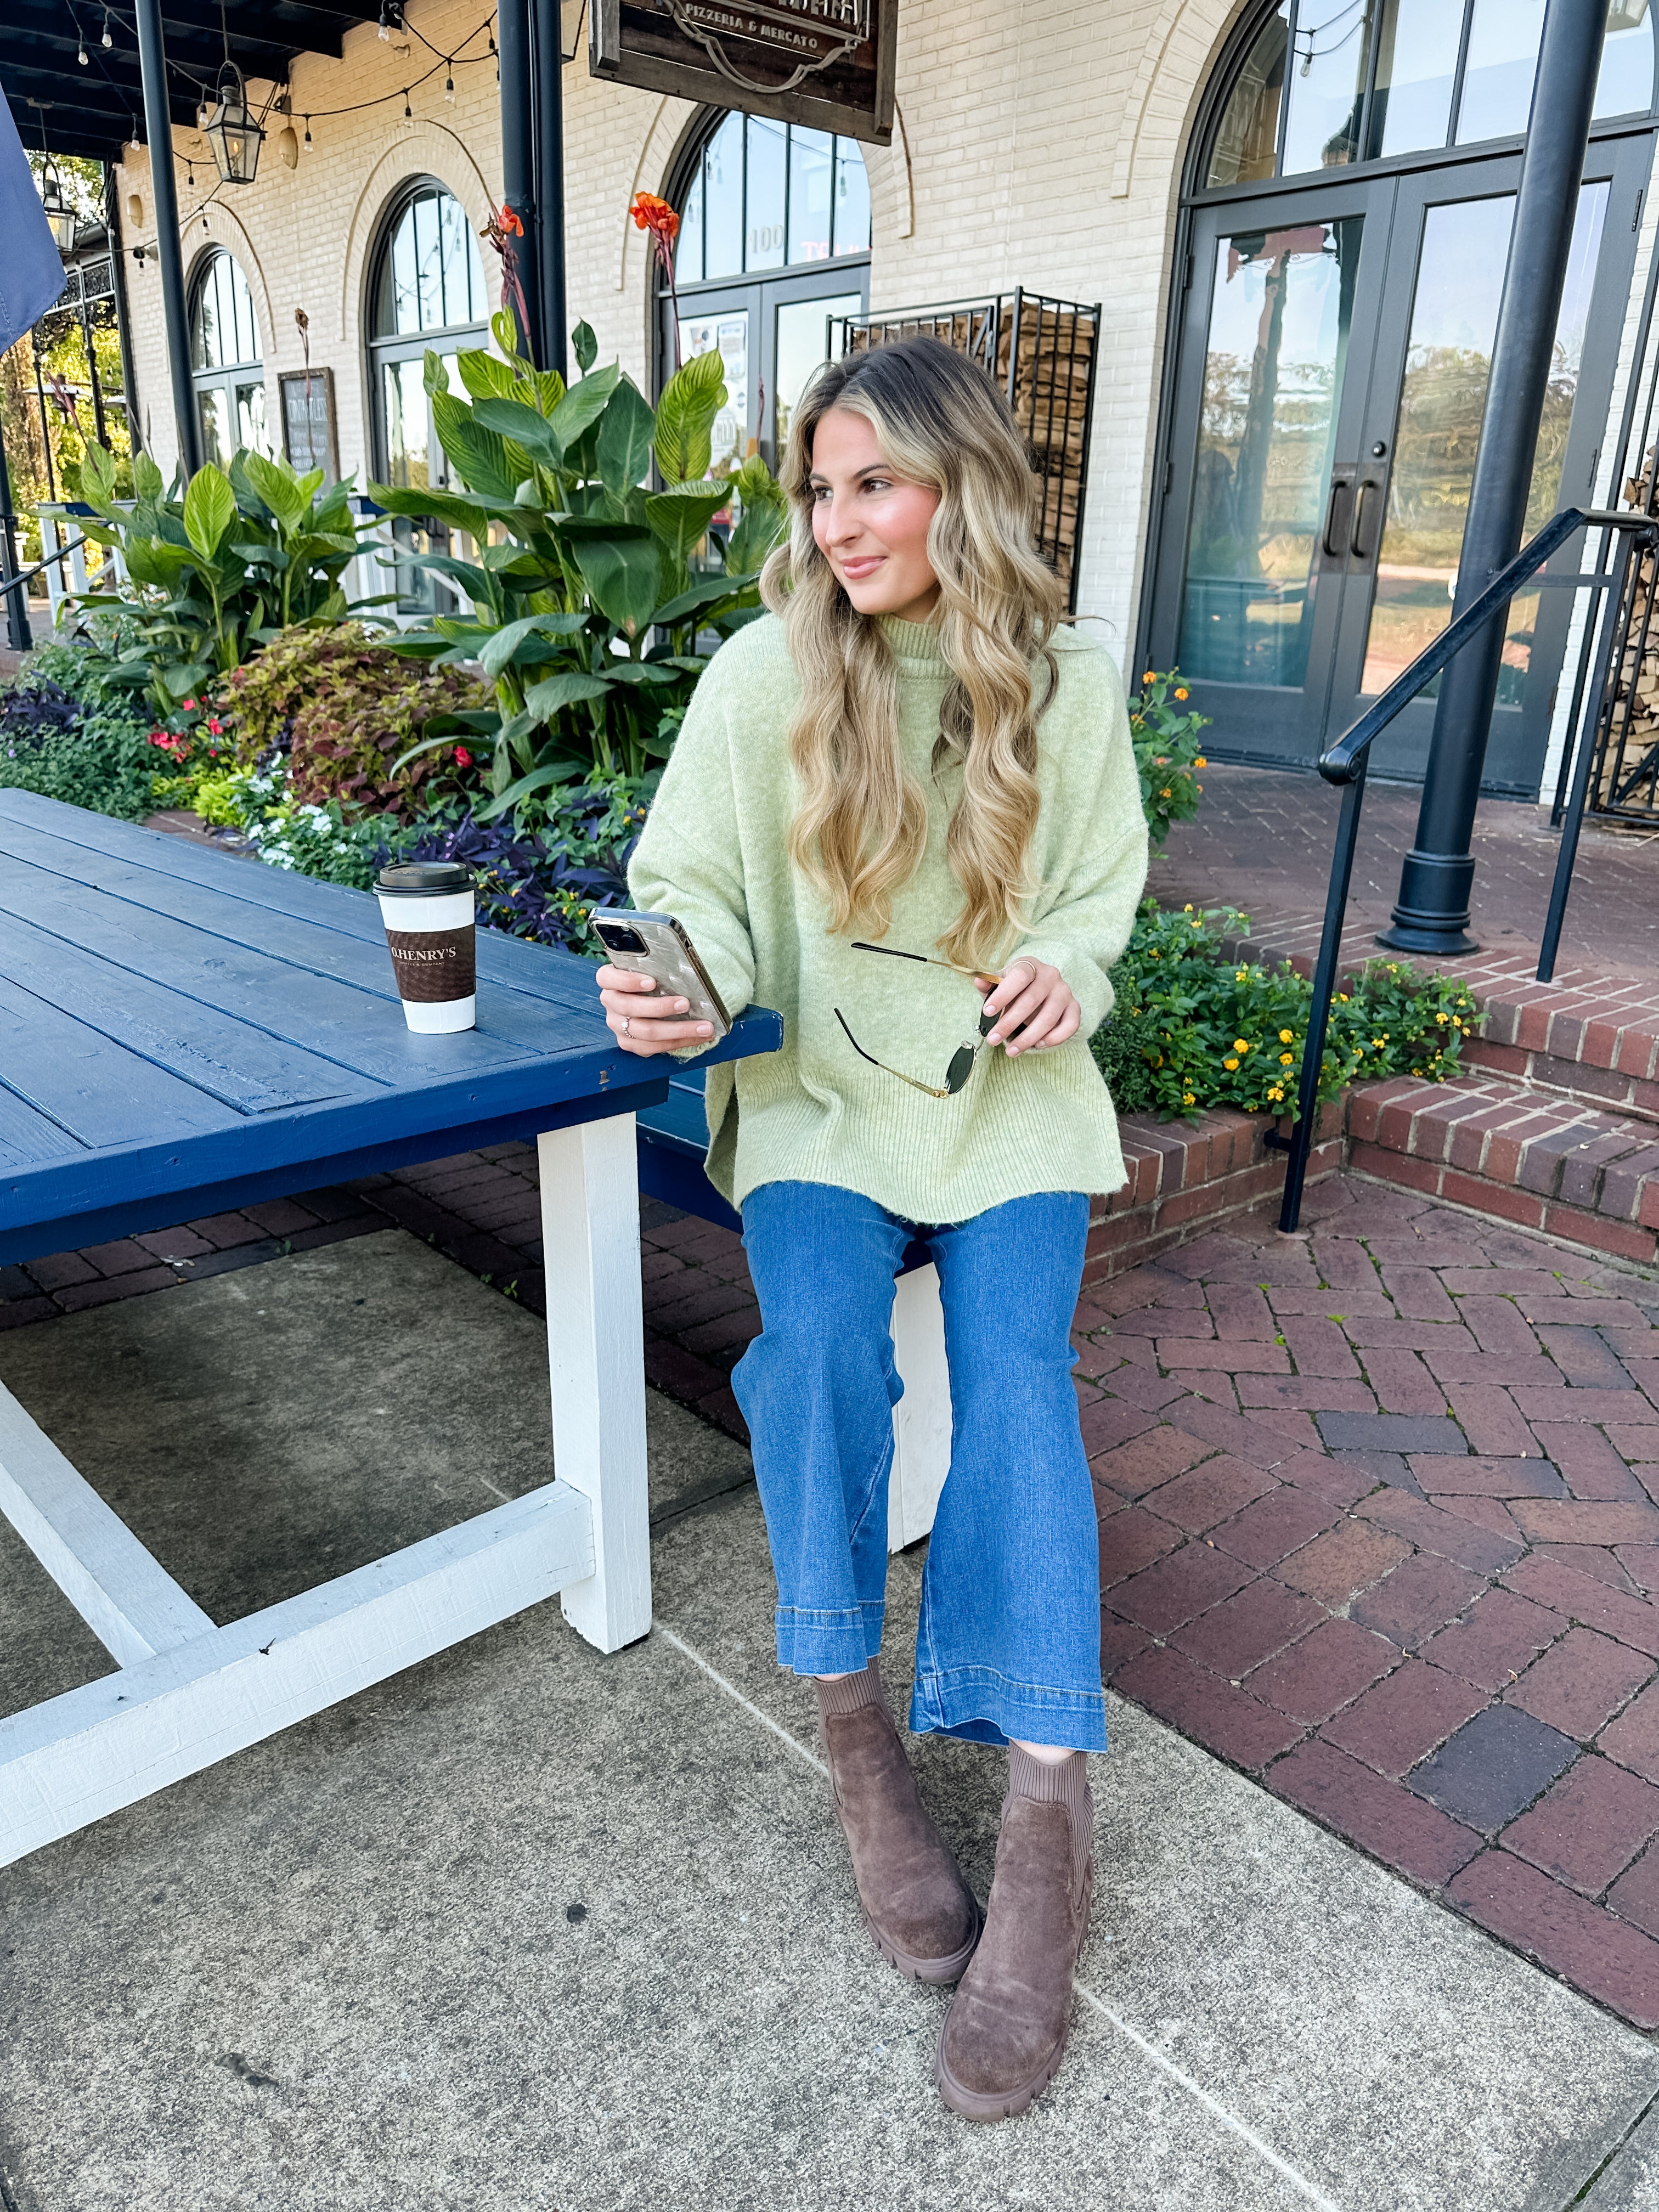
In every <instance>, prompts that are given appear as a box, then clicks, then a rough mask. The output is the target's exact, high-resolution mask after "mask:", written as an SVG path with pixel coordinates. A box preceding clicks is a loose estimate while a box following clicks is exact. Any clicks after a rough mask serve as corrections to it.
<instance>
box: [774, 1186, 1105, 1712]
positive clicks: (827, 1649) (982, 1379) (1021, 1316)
mask: <svg viewBox="0 0 1659 2212" xmlns="http://www.w3.org/2000/svg"><path fill="white" fill-rule="evenodd" d="M1088 1218H1089V1206H1088V1200H1086V1199H1085V1197H1083V1196H1082V1195H1081V1194H1079V1193H1074V1192H1061V1193H1048V1194H1042V1195H1039V1196H1037V1197H1034V1198H1019V1199H1013V1200H1010V1201H1009V1202H1008V1203H1007V1204H1006V1205H1004V1206H992V1207H990V1208H989V1209H988V1210H987V1212H984V1213H979V1214H975V1216H974V1218H972V1219H971V1220H969V1221H963V1222H958V1223H956V1224H953V1225H952V1224H947V1225H945V1226H943V1227H936V1226H924V1225H917V1224H915V1223H914V1222H909V1221H903V1220H901V1219H900V1218H898V1216H897V1215H896V1214H892V1213H889V1212H887V1211H886V1210H885V1209H884V1207H882V1206H878V1205H877V1204H876V1202H875V1201H874V1200H873V1199H868V1198H864V1197H861V1196H860V1194H858V1193H857V1192H856V1191H851V1190H842V1189H840V1188H836V1187H835V1186H833V1185H830V1184H827V1183H812V1182H774V1183H764V1184H763V1185H762V1186H761V1188H759V1189H757V1190H754V1191H751V1192H750V1194H749V1196H748V1198H747V1199H745V1200H744V1207H743V1228H744V1238H743V1241H744V1246H745V1248H746V1249H747V1251H748V1254H749V1267H750V1274H751V1275H752V1277H753V1279H754V1284H755V1289H756V1291H757V1295H758V1297H759V1299H760V1309H761V1322H762V1333H761V1334H760V1335H759V1336H758V1337H757V1339H756V1340H755V1341H754V1342H753V1343H752V1344H751V1345H750V1347H749V1350H748V1351H747V1352H745V1353H744V1357H743V1358H742V1359H741V1360H740V1361H739V1363H738V1368H737V1371H736V1372H735V1374H734V1375H733V1376H732V1386H733V1388H734V1389H735V1390H736V1392H737V1397H738V1405H739V1406H740V1407H742V1408H743V1414H744V1419H745V1420H746V1421H747V1422H748V1424H749V1430H750V1438H751V1441H752V1448H753V1452H754V1461H755V1474H756V1480H757V1483H758V1485H759V1488H760V1495H761V1504H762V1506H763V1510H764V1511H765V1515H766V1528H767V1534H768V1536H769V1539H770V1541H771V1547H772V1565H773V1567H774V1570H775V1573H776V1575H777V1582H778V1607H777V1638H778V1662H779V1664H780V1665H781V1666H784V1667H787V1668H792V1669H793V1671H794V1672H795V1673H796V1674H854V1673H856V1672H857V1671H858V1669H859V1668H861V1667H863V1666H864V1665H865V1663H866V1661H867V1660H868V1659H870V1658H872V1656H874V1654H875V1653H876V1652H877V1651H878V1650H879V1649H880V1646H881V1632H882V1618H883V1613H884V1607H885V1599H886V1586H887V1484H888V1477H889V1475H890V1472H891V1469H892V1464H893V1407H894V1406H895V1405H896V1404H897V1402H898V1400H899V1398H900V1396H901V1395H902V1391H903V1384H902V1382H901V1381H900V1379H899V1376H898V1374H897V1372H896V1369H895V1366H894V1362H893V1340H892V1335H891V1324H892V1315H893V1284H894V1279H895V1277H896V1274H897V1273H898V1270H899V1267H900V1264H901V1262H902V1260H903V1257H904V1252H905V1248H906V1246H907V1245H908V1243H910V1242H911V1240H912V1238H920V1239H921V1240H922V1241H923V1242H924V1243H926V1244H927V1246H928V1248H929V1249H930V1251H931V1252H932V1254H933V1260H934V1262H935V1264H936V1265H937V1267H938V1268H939V1292H940V1297H941V1298H942V1301H943V1304H944V1308H945V1351H946V1355H947V1357H948V1358H949V1362H950V1369H951V1471H950V1474H949V1475H948V1476H947V1477H946V1480H945V1488H944V1491H943V1492H942V1494H941V1496H940V1498H939V1510H938V1513H937V1515H936V1516H935V1519H934V1522H933V1535H932V1538H931V1540H930V1542H929V1547H928V1553H927V1569H926V1571H925V1573H924V1575H923V1577H922V1591H921V1623H920V1625H919V1627H918V1629H917V1634H916V1677H915V1695H914V1697H913V1698H912V1700H911V1705H910V1726H911V1728H912V1729H915V1731H916V1733H917V1734H919V1735H922V1734H927V1733H930V1732H933V1733H940V1734H944V1735H955V1736H962V1737H964V1738H966V1739H967V1740H968V1741H970V1742H974V1743H996V1744H1000V1743H1005V1742H1006V1741H1008V1740H1009V1739H1010V1738H1016V1739H1018V1740H1019V1741H1023V1742H1026V1743H1047V1744H1063V1745H1066V1746H1067V1747H1070V1748H1072V1749H1073V1750H1079V1751H1103V1750H1104V1749H1105V1747H1106V1717H1105V1699H1104V1697H1103V1692H1102V1690H1101V1683H1100V1565H1099V1545H1098V1538H1097V1532H1096V1524H1095V1506H1094V1494H1093V1490H1092V1486H1091V1482H1090V1479H1089V1466H1088V1462H1087V1460H1086V1459H1085V1455H1084V1450H1083V1438H1082V1435H1081V1433H1080V1431H1079V1424H1078V1407H1077V1395H1076V1392H1075V1390H1074V1389H1073V1383H1072V1367H1073V1358H1074V1355H1073V1350H1072V1345H1071V1329H1072V1317H1073V1310H1074V1309H1075V1307H1076V1304H1077V1297H1078V1291H1079V1285H1080V1283H1081V1280H1082V1275H1083V1254H1084V1240H1085V1235H1086V1232H1087V1229H1088Z"/></svg>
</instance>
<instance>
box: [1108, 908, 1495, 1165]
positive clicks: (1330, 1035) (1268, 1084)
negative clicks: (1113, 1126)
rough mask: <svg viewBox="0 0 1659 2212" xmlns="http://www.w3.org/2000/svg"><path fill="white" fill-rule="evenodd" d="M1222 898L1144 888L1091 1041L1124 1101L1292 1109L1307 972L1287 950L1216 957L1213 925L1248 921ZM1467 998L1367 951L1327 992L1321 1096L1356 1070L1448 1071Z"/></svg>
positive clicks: (1238, 925)
mask: <svg viewBox="0 0 1659 2212" xmlns="http://www.w3.org/2000/svg"><path fill="white" fill-rule="evenodd" d="M1248 929H1249V918H1248V917H1247V916H1245V915H1239V914H1236V913H1234V912H1232V911H1231V909H1222V910H1218V911H1216V912H1213V913H1209V914H1196V913H1194V910H1193V908H1191V907H1188V908H1186V909H1185V911H1184V912H1182V913H1181V914H1173V913H1165V912H1164V911H1163V910H1162V909H1161V908H1159V907H1158V903H1157V902H1156V901H1155V900H1153V899H1146V900H1145V901H1143V902H1142V904H1141V908H1140V913H1139V918H1138V920H1137V921H1136V923H1135V928H1134V933H1133V936H1132V937H1131V938H1130V939H1129V943H1128V945H1127V949H1126V951H1125V952H1124V955H1123V957H1122V958H1121V960H1120V961H1119V963H1118V964H1117V966H1116V967H1115V969H1113V971H1112V984H1113V988H1114V990H1115V993H1116V995H1117V1003H1116V1006H1115V1009H1114V1011H1113V1013H1112V1015H1111V1017H1110V1018H1109V1020H1108V1021H1106V1022H1105V1023H1104V1024H1103V1025H1102V1027H1101V1028H1100V1030H1097V1033H1096V1035H1095V1037H1094V1039H1093V1041H1092V1049H1093V1052H1094V1055H1095V1060H1096V1062H1097V1065H1098V1066H1099V1067H1100V1069H1101V1071H1102V1073H1103V1074H1104V1075H1105V1076H1106V1079H1107V1082H1108V1084H1109V1085H1110V1086H1112V1092H1113V1097H1114V1098H1115V1100H1116V1102H1117V1103H1118V1106H1119V1108H1120V1109H1121V1111H1123V1112H1125V1113H1137V1112H1140V1113H1145V1112H1151V1111H1156V1112H1157V1114H1158V1116H1159V1118H1160V1119H1161V1120H1164V1121H1170V1120H1171V1119H1173V1118H1174V1117H1175V1116H1176V1115H1185V1116H1186V1117H1188V1119H1191V1118H1193V1117H1194V1116H1196V1115H1198V1114H1200V1113H1201V1112H1202V1111H1203V1110H1204V1109H1206V1107H1212V1106H1237V1107H1240V1108H1242V1109H1243V1110H1244V1111H1245V1112H1247V1113H1255V1114H1260V1113H1268V1114H1275V1115H1286V1114H1288V1115H1294V1113H1295V1111H1296V1099H1297V1086H1298V1085H1299V1084H1300V1082H1301V1076H1302V1048H1303V1045H1304V1041H1305V1039H1306V1036H1307V1027H1308V1015H1309V1011H1310V1007H1311V1006H1312V1003H1313V985H1312V984H1311V983H1310V981H1309V980H1308V978H1307V977H1306V976H1304V975H1297V972H1296V970H1295V969H1293V968H1291V966H1290V964H1289V963H1288V962H1286V963H1283V964H1282V965H1280V966H1279V967H1278V968H1277V969H1267V968H1264V967H1262V966H1261V965H1260V964H1259V963H1243V964H1240V963H1235V962H1233V961H1231V960H1229V959H1227V958H1226V957H1225V954H1224V951H1223V948H1222V944H1221V939H1222V937H1223V936H1224V934H1227V933H1240V934H1242V933H1244V932H1245V931H1248ZM1474 1015H1475V1005H1474V999H1473V998H1472V997H1471V996H1470V995H1469V993H1468V988H1467V987H1466V986H1465V985H1463V984H1462V983H1461V982H1459V981H1457V980H1456V979H1455V977H1452V976H1447V975H1418V974H1417V973H1416V972H1415V970H1413V969H1411V968H1409V967H1407V966H1406V965H1405V964H1404V963H1402V962H1401V961H1398V960H1373V961H1371V962H1370V963H1368V964H1367V966H1366V967H1365V969H1364V971H1363V973H1362V974H1361V975H1358V977H1355V978H1353V979H1352V989H1351V990H1346V991H1340V992H1338V993H1337V994H1336V995H1335V996H1334V998H1333V1000H1332V1001H1331V1019H1330V1027H1329V1030H1328V1032H1327V1036H1326V1042H1325V1050H1324V1054H1323V1058H1322V1062H1321V1070H1320V1083H1319V1096H1320V1097H1322V1098H1334V1097H1337V1095H1338V1094H1339V1093H1340V1091H1342V1090H1344V1089H1345V1088H1346V1085H1348V1084H1350V1083H1352V1082H1354V1081H1356V1080H1357V1079H1359V1078H1361V1077H1376V1076H1383V1075H1407V1074H1409V1075H1418V1076H1426V1077H1430V1078H1439V1077H1443V1076H1451V1075H1455V1073H1457V1072H1458V1056H1459V1054H1460V1052H1461V1049H1462V1042H1463V1037H1464V1035H1465V1033H1466V1031H1467V1030H1468V1027H1469V1026H1470V1024H1472V1022H1473V1021H1474Z"/></svg>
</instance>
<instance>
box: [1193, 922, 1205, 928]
mask: <svg viewBox="0 0 1659 2212" xmlns="http://www.w3.org/2000/svg"><path fill="white" fill-rule="evenodd" d="M1193 927H1194V929H1202V928H1203V927H1204V924H1203V923H1202V922H1201V921H1194V923H1193Z"/></svg>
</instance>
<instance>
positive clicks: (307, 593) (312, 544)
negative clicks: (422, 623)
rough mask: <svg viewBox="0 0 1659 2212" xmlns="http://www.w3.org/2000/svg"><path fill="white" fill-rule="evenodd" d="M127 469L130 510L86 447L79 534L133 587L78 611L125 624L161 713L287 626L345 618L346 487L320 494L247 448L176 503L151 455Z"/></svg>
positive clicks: (136, 664)
mask: <svg viewBox="0 0 1659 2212" xmlns="http://www.w3.org/2000/svg"><path fill="white" fill-rule="evenodd" d="M132 467H133V485H134V489H135V491H136V494H137V497H136V500H135V501H134V502H133V504H132V505H131V507H128V506H126V505H125V504H118V502H117V498H116V477H115V463H114V461H113V460H112V458H111V456H110V455H109V454H108V453H106V452H105V451H104V449H103V448H102V447H99V446H88V448H87V451H86V455H85V458H84V459H83V460H82V465H81V489H82V495H83V497H84V499H85V501H86V502H87V504H88V506H90V507H92V508H93V509H94V513H93V515H91V516H90V517H87V518H83V520H82V528H83V529H84V531H85V532H86V535H87V536H88V538H93V539H94V540H95V541H96V542H97V543H98V544H100V545H108V546H114V547H116V548H118V550H119V552H120V555H121V557H122V560H123V562H125V567H126V571H127V575H128V578H129V582H128V583H127V584H126V585H125V586H123V588H122V589H121V590H120V591H118V592H94V593H89V594H88V595H87V597H86V598H85V599H82V601H81V603H80V604H81V605H82V606H83V607H94V608H95V607H104V608H117V609H120V610H122V611H125V612H126V613H127V614H128V615H129V616H130V617H131V654H130V665H131V671H132V674H133V677H134V680H135V681H138V682H143V683H145V684H147V685H148V688H149V693H150V696H151V699H152V700H153V702H154V703H155V708H156V709H157V711H158V712H159V713H160V714H162V715H166V714H168V713H169V712H171V711H172V710H173V708H176V707H177V706H178V704H179V702H180V701H181V700H182V699H184V698H185V696H187V695H188V694H190V693H191V692H194V691H200V690H203V689H204V686H206V685H207V684H209V683H210V681H211V680H212V679H213V678H215V677H216V676H223V675H228V673H229V671H231V670H232V669H233V668H236V667H239V666H240V665H241V663H242V662H243V661H244V660H246V659H247V658H248V656H249V655H250V654H251V653H253V652H254V651H256V650H257V649H258V647H260V646H261V645H264V644H266V643H267V642H268V641H270V639H271V638H272V637H274V636H275V635H276V634H277V632H278V631H279V630H281V629H284V628H286V627H287V626H288V625H289V623H309V624H312V625H313V626H316V625H321V624H324V623H337V622H339V621H340V620H342V619H343V617H344V616H345V615H346V614H347V613H348V611H349V607H348V603H347V600H346V597H345V593H344V591H343V589H342V587H341V584H340V578H341V576H342V574H343V572H344V570H345V568H346V566H347V564H348V563H349V562H350V561H351V559H352V558H353V556H355V555H356V550H357V538H358V530H359V525H358V522H357V520H356V517H355V516H354V515H353V513H352V512H351V506H350V500H349V491H350V486H349V483H336V484H333V485H331V486H330V487H329V488H328V489H324V487H323V472H322V471H321V470H320V469H313V470H311V471H308V472H307V474H305V475H304V476H301V475H300V474H299V473H298V471H295V469H294V468H293V467H292V466H291V465H290V464H289V462H287V461H286V460H270V459H267V458H266V457H265V456H264V454H263V453H252V452H250V451H248V450H247V449H246V448H243V449H241V450H240V451H239V452H237V453H235V454H234V456H233V457H232V459H231V462H230V466H229V469H228V471H226V470H223V469H221V468H218V467H216V465H214V464H213V463H212V462H209V463H207V464H206V465H204V467H202V468H199V469H197V471H196V473H195V474H194V475H193V476H192V477H191V478H190V481H189V482H188V483H187V484H185V487H184V490H183V494H182V496H180V495H178V487H177V484H176V483H175V486H174V490H173V494H168V493H167V492H166V490H165V489H164V486H163V482H162V477H161V471H160V470H159V469H158V468H157V467H156V465H155V462H154V461H153V460H152V459H150V458H149V455H148V454H147V453H140V454H139V455H138V456H137V459H136V460H135V461H134V463H133V465H132ZM359 604H372V603H359ZM141 671H142V673H141Z"/></svg>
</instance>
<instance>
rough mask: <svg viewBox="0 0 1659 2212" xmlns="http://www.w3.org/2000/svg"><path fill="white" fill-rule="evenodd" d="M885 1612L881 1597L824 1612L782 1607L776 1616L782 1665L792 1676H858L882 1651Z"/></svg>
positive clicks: (779, 1662) (774, 1617) (796, 1607)
mask: <svg viewBox="0 0 1659 2212" xmlns="http://www.w3.org/2000/svg"><path fill="white" fill-rule="evenodd" d="M886 1611H887V1607H886V1605H885V1603H884V1601H883V1600H881V1599H880V1598H871V1599H869V1600H868V1601H866V1603H864V1604H863V1605H848V1606H838V1607H834V1608H831V1609H829V1610H826V1611H823V1612H809V1611H808V1610H806V1609H805V1608H804V1607H800V1606H789V1605H781V1606H779V1607H777V1609H776V1611H775V1613H774V1615H773V1619H774V1621H775V1626H776V1629H777V1638H778V1664H779V1666H780V1667H787V1668H788V1669H789V1671H790V1672H791V1674H857V1673H858V1672H859V1670H860V1668H862V1667H863V1666H865V1665H866V1663H867V1662H869V1661H870V1660H872V1659H873V1658H874V1657H875V1656H876V1654H877V1653H878V1651H879V1650H881V1630H882V1621H883V1619H884V1616H885V1613H886Z"/></svg>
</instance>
